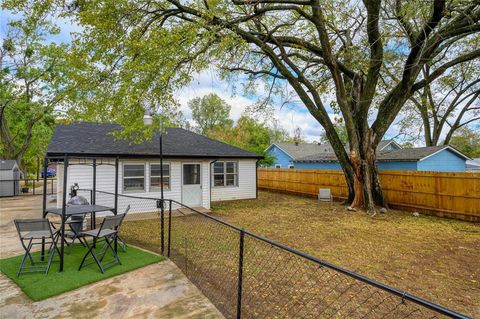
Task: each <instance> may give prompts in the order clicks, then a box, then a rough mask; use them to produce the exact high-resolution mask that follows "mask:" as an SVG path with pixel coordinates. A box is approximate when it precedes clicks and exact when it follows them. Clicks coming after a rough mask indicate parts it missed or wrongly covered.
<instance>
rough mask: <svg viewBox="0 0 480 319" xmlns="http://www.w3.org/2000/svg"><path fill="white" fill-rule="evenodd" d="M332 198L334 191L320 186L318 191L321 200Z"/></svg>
mask: <svg viewBox="0 0 480 319" xmlns="http://www.w3.org/2000/svg"><path fill="white" fill-rule="evenodd" d="M331 198H332V193H331V191H330V188H320V190H319V191H318V199H319V200H330V199H331Z"/></svg>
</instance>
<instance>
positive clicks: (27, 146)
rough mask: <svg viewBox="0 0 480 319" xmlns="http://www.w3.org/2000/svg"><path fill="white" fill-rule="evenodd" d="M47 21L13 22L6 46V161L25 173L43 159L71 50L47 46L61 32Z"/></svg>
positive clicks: (0, 110)
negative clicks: (65, 59) (17, 166)
mask: <svg viewBox="0 0 480 319" xmlns="http://www.w3.org/2000/svg"><path fill="white" fill-rule="evenodd" d="M56 31H57V30H55V29H51V28H50V27H49V24H48V23H45V21H43V20H41V19H25V20H21V21H13V22H11V23H10V24H9V25H8V27H7V32H6V34H5V36H4V37H3V39H2V41H1V47H0V69H1V71H0V72H1V73H0V140H1V145H0V156H1V157H2V158H8V159H15V160H16V161H17V163H18V164H19V166H20V167H21V168H22V169H23V170H28V169H31V168H33V167H35V164H36V162H37V159H38V158H42V157H43V155H44V153H45V151H46V146H47V144H48V140H49V138H50V135H51V132H52V130H53V127H54V121H55V119H54V111H55V107H56V106H57V105H58V104H59V103H60V101H61V100H62V97H63V89H62V85H61V79H62V77H63V67H64V66H65V65H64V62H65V61H64V53H65V46H63V45H57V44H54V43H47V42H46V36H47V35H49V34H52V33H55V32H56Z"/></svg>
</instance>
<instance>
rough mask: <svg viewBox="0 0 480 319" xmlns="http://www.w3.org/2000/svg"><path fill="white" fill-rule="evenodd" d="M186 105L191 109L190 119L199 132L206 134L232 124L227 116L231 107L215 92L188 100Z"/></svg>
mask: <svg viewBox="0 0 480 319" xmlns="http://www.w3.org/2000/svg"><path fill="white" fill-rule="evenodd" d="M188 107H190V109H191V110H192V119H193V121H194V122H195V125H196V127H195V128H196V129H197V131H198V132H199V133H200V134H205V135H206V134H207V133H208V132H209V131H211V130H213V129H215V130H217V129H226V128H229V127H231V126H232V124H233V121H232V120H231V119H230V118H229V117H230V109H231V108H232V107H231V106H230V105H228V103H227V102H225V101H224V100H222V99H221V98H220V97H219V96H218V95H217V94H215V93H210V94H207V95H205V96H202V97H197V98H194V99H192V100H190V101H188Z"/></svg>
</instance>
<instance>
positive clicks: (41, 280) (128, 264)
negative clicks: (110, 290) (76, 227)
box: [0, 246, 163, 301]
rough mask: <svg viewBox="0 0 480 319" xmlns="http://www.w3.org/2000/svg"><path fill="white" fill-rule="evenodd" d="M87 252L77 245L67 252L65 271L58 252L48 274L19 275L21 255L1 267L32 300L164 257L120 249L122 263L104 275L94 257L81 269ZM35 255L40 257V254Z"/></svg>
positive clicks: (132, 248) (4, 260) (0, 261)
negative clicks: (59, 260) (60, 270)
mask: <svg viewBox="0 0 480 319" xmlns="http://www.w3.org/2000/svg"><path fill="white" fill-rule="evenodd" d="M85 253H86V248H83V247H81V246H75V247H74V248H73V249H72V252H71V253H70V254H65V265H64V267H65V268H64V271H63V272H59V271H58V266H59V262H58V259H59V258H58V255H55V258H54V262H53V263H52V266H51V268H50V272H49V273H48V275H45V274H44V273H39V272H38V273H25V274H21V275H20V277H17V270H18V266H19V265H20V262H21V259H22V256H15V257H11V258H6V259H2V260H0V270H1V271H2V273H4V274H5V275H6V276H7V277H9V278H10V279H12V280H13V281H14V282H15V283H16V284H17V285H18V286H19V287H20V288H21V289H22V290H23V292H25V294H26V295H28V296H29V297H30V298H31V299H32V300H34V301H39V300H42V299H46V298H49V297H53V296H56V295H59V294H61V293H64V292H67V291H70V290H73V289H76V288H79V287H82V286H85V285H88V284H90V283H93V282H96V281H100V280H103V279H107V278H110V277H113V276H116V275H120V274H122V273H125V272H128V271H131V270H134V269H137V268H140V267H143V266H146V265H149V264H153V263H156V262H159V261H161V260H163V257H161V256H158V255H154V254H151V253H148V252H145V251H143V250H140V249H137V248H134V247H128V249H127V251H126V252H119V258H120V261H121V262H122V265H114V266H112V267H110V268H108V269H107V270H106V271H105V273H104V274H102V273H101V271H100V269H99V268H98V266H97V264H95V262H94V261H93V260H92V263H91V264H89V265H88V266H87V267H84V268H82V270H80V271H78V266H79V265H80V262H81V261H82V258H83V256H84V254H85ZM33 255H34V256H35V255H37V256H38V253H35V254H33ZM110 257H111V254H110V255H107V256H106V257H105V258H106V259H108V260H110ZM34 258H35V257H34ZM112 258H113V257H112ZM27 265H29V262H28V263H27Z"/></svg>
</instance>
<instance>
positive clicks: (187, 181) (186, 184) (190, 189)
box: [182, 163, 202, 207]
mask: <svg viewBox="0 0 480 319" xmlns="http://www.w3.org/2000/svg"><path fill="white" fill-rule="evenodd" d="M182 203H183V204H184V205H187V206H190V207H195V206H202V171H201V164H200V163H183V164H182Z"/></svg>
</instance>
